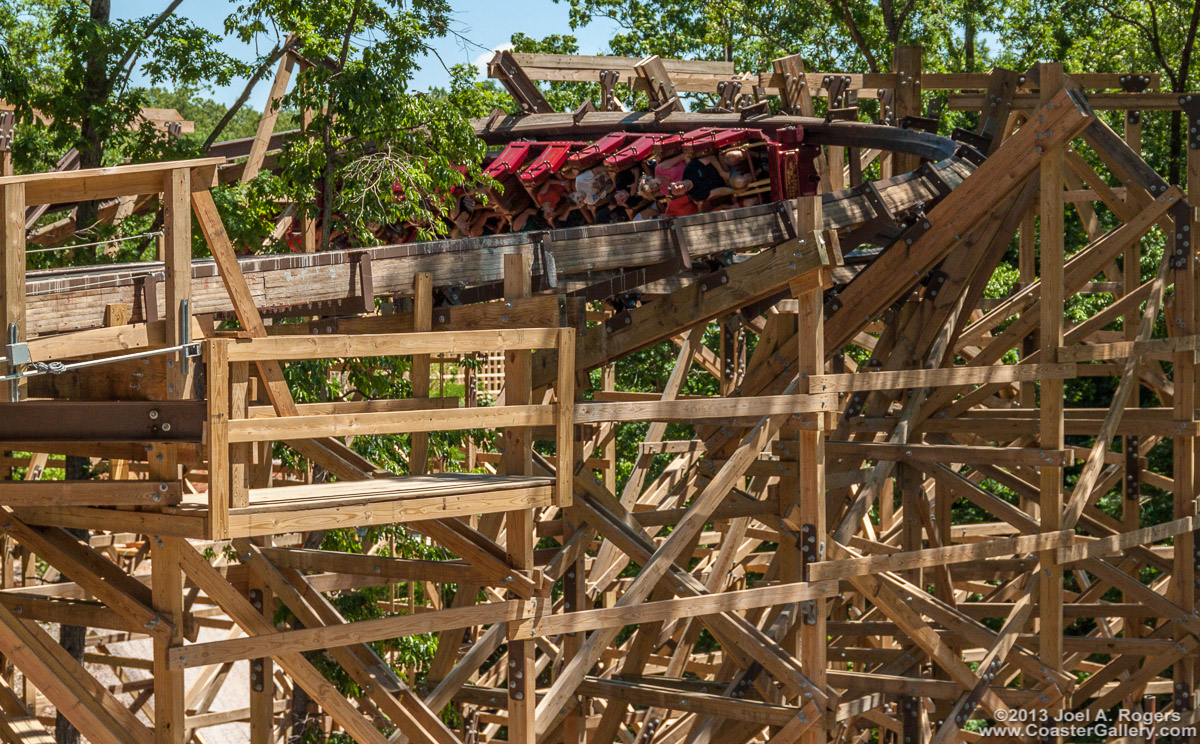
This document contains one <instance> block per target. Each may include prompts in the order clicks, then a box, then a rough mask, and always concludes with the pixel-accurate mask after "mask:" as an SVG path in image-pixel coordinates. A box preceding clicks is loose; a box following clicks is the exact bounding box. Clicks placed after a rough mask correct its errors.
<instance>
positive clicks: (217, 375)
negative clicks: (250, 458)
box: [204, 339, 244, 540]
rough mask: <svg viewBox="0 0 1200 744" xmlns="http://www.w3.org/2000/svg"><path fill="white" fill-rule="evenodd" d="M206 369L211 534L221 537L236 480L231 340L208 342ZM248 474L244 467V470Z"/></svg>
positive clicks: (226, 533)
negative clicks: (231, 435) (231, 428)
mask: <svg viewBox="0 0 1200 744" xmlns="http://www.w3.org/2000/svg"><path fill="white" fill-rule="evenodd" d="M204 361H205V371H206V374H207V378H206V385H207V390H208V396H207V397H208V400H207V402H206V406H207V410H206V414H207V421H206V424H207V431H206V435H207V437H208V441H207V442H205V444H206V446H207V450H208V522H207V525H208V537H209V539H211V540H221V539H224V538H226V537H228V536H229V510H230V508H232V506H233V488H232V486H233V482H232V473H231V468H230V461H231V460H232V459H233V454H232V451H231V449H230V444H231V442H230V440H229V419H230V409H231V405H230V367H229V341H228V340H226V339H213V340H210V341H209V342H208V343H207V344H206V345H205V359H204ZM241 474H242V475H243V476H244V471H241Z"/></svg>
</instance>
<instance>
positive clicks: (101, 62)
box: [75, 0, 112, 257]
mask: <svg viewBox="0 0 1200 744" xmlns="http://www.w3.org/2000/svg"><path fill="white" fill-rule="evenodd" d="M111 5H112V2H111V0H91V17H92V22H93V23H95V24H96V25H97V26H107V25H108V23H109V13H110V10H111ZM83 99H84V100H83V103H84V105H85V107H84V111H85V113H84V114H83V118H82V119H81V120H80V122H79V148H78V149H79V167H80V168H99V167H100V166H102V165H103V164H104V136H103V134H102V132H101V130H100V129H99V128H97V127H96V125H95V123H94V122H93V120H92V114H91V112H92V111H93V110H98V109H100V108H102V107H103V106H104V105H105V104H106V103H108V99H109V78H108V55H107V53H106V50H105V49H104V48H103V46H102V45H99V44H94V45H92V48H91V49H89V50H88V53H87V57H86V59H85V62H84V75H83ZM98 208H99V204H98V203H97V202H94V201H89V202H82V203H81V204H80V205H79V209H78V210H77V211H76V212H75V231H76V233H78V232H80V231H82V230H86V229H88V228H90V227H91V226H92V225H93V224H95V222H96V214H97V210H98ZM94 251H95V249H93V252H94ZM93 257H94V256H93Z"/></svg>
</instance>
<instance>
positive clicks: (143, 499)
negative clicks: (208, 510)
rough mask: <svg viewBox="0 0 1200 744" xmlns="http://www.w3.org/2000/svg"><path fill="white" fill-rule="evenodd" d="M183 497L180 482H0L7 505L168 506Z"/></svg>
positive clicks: (1, 497) (2, 496)
mask: <svg viewBox="0 0 1200 744" xmlns="http://www.w3.org/2000/svg"><path fill="white" fill-rule="evenodd" d="M182 498H183V485H182V484H181V483H180V482H179V481H175V482H167V481H160V482H154V481H145V480H105V481H83V482H67V481H36V482H28V483H19V484H18V483H0V502H3V503H5V504H8V505H9V506H43V505H51V504H55V505H70V506H156V505H161V506H167V505H170V504H178V503H179V501H180V500H181V499H182Z"/></svg>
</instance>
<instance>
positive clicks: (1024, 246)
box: [947, 204, 1037, 544]
mask: <svg viewBox="0 0 1200 744" xmlns="http://www.w3.org/2000/svg"><path fill="white" fill-rule="evenodd" d="M1036 229H1037V206H1036V205H1032V204H1031V205H1030V207H1029V209H1028V210H1026V212H1025V214H1024V215H1023V216H1022V217H1021V228H1020V236H1019V238H1018V244H1017V271H1018V275H1017V276H1018V279H1017V280H1018V281H1019V282H1020V284H1021V287H1022V288H1024V287H1027V286H1029V285H1030V284H1033V282H1034V281H1035V280H1036V279H1037V235H1036ZM1035 340H1036V339H1035V337H1034V335H1033V334H1030V335H1029V336H1028V337H1026V339H1025V340H1024V341H1023V342H1022V344H1023V345H1022V348H1021V356H1022V357H1026V356H1029V355H1030V354H1032V353H1033V352H1034V351H1035V349H1036V347H1035V346H1034V342H1035ZM1019 387H1020V391H1021V392H1020V401H1021V407H1022V408H1035V407H1036V402H1037V383H1035V382H1023V383H1019ZM1030 513H1032V512H1030ZM947 544H949V543H947Z"/></svg>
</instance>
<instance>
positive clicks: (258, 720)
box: [249, 537, 275, 744]
mask: <svg viewBox="0 0 1200 744" xmlns="http://www.w3.org/2000/svg"><path fill="white" fill-rule="evenodd" d="M270 543H271V538H270V537H266V538H262V544H263V545H270ZM249 583H250V603H251V604H253V605H254V607H255V609H257V610H259V611H260V612H261V613H262V616H263V617H264V618H265V619H266V621H267V622H268V623H271V624H272V625H274V624H275V617H274V616H275V603H274V601H273V600H272V596H271V592H270V590H269V589H268V588H267V585H266V583H265V582H263V581H262V579H261V577H260V576H259V575H258V572H256V571H251V572H250V576H249ZM274 666H275V665H274V662H272V661H271V658H270V657H267V658H261V659H250V744H275V670H274Z"/></svg>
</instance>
